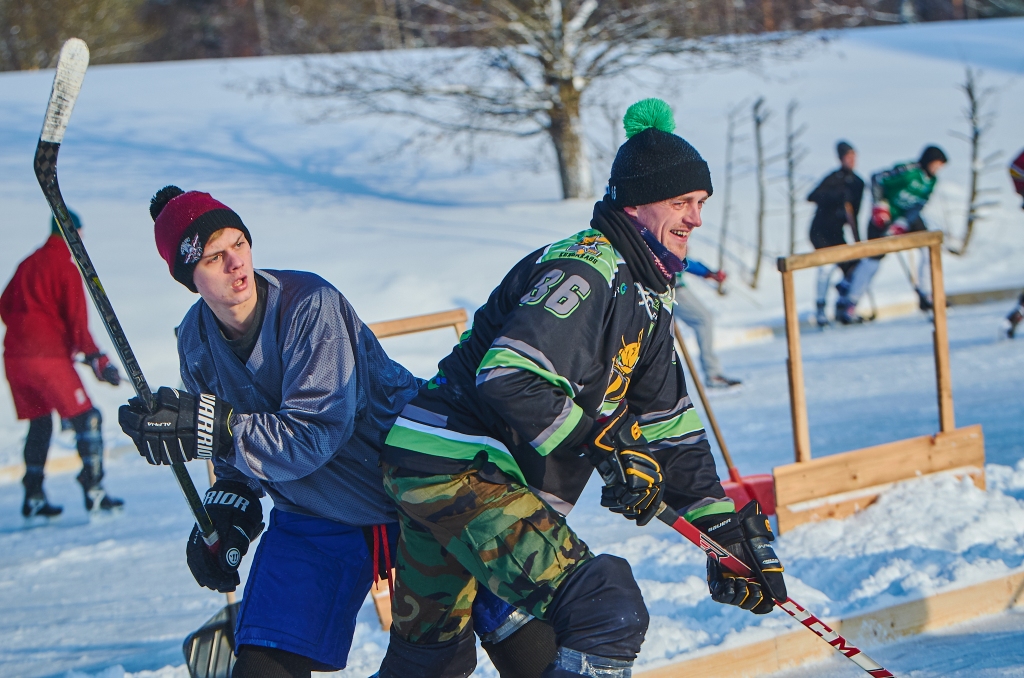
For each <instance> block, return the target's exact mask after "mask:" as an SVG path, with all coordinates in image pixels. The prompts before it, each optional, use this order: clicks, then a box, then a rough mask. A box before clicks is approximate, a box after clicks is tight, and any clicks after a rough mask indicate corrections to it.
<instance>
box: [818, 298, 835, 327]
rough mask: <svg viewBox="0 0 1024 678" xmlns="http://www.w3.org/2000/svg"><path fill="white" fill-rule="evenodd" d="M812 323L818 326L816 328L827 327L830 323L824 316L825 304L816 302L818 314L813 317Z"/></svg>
mask: <svg viewBox="0 0 1024 678" xmlns="http://www.w3.org/2000/svg"><path fill="white" fill-rule="evenodd" d="M814 322H816V323H817V324H818V327H828V326H829V325H831V324H832V323H830V322H829V320H828V316H827V315H825V302H824V301H819V302H818V312H817V313H816V314H815V315H814Z"/></svg>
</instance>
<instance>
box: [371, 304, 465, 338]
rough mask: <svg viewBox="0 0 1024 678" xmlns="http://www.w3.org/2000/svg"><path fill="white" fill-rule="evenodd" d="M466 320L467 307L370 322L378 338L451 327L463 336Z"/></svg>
mask: <svg viewBox="0 0 1024 678" xmlns="http://www.w3.org/2000/svg"><path fill="white" fill-rule="evenodd" d="M466 320H467V317H466V309H464V308H456V309H452V310H451V311H441V312H440V313H427V314H426V315H414V316H412V317H411V318H399V319H398V320H384V321H381V322H379V323H370V331H371V332H373V333H374V334H375V335H376V336H377V338H378V339H386V338H387V337H398V336H401V335H403V334H413V333H415V332H427V331H430V330H439V329H442V328H445V327H451V328H452V329H454V330H455V336H456V337H461V336H462V333H463V332H465V331H466Z"/></svg>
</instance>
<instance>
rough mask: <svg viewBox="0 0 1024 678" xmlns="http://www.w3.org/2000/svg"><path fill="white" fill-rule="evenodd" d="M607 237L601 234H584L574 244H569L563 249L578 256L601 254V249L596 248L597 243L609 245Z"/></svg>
mask: <svg viewBox="0 0 1024 678" xmlns="http://www.w3.org/2000/svg"><path fill="white" fill-rule="evenodd" d="M610 244H611V243H610V242H608V239H607V238H605V237H604V236H603V235H585V236H583V237H582V238H580V241H579V242H578V243H576V244H575V245H569V246H568V247H566V248H565V251H566V252H568V253H569V254H576V255H578V256H581V257H582V256H591V257H597V256H600V255H601V251H600V250H599V249H597V246H598V245H610Z"/></svg>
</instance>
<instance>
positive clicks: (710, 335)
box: [672, 259, 742, 388]
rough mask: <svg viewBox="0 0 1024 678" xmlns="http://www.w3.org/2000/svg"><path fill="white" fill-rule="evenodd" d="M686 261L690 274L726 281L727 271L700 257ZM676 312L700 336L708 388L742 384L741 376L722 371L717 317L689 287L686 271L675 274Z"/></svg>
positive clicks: (673, 309)
mask: <svg viewBox="0 0 1024 678" xmlns="http://www.w3.org/2000/svg"><path fill="white" fill-rule="evenodd" d="M686 263H687V266H686V271H685V272H686V273H690V274H693V275H695V276H698V277H700V278H709V279H711V280H715V281H717V282H725V278H726V275H725V271H712V270H711V269H710V268H708V267H707V266H705V265H704V264H702V263H701V262H699V261H697V260H696V259H687V260H686ZM672 313H673V314H674V315H675V317H676V318H678V319H679V320H681V321H682V322H683V323H685V324H686V325H687V326H688V327H690V329H692V330H693V332H694V334H695V335H697V346H698V348H700V366H701V368H703V370H704V382H705V383H706V384H707V385H708V387H709V388H732V387H733V386H739V385H740V384H741V383H742V382H741V381H740V380H739V379H732V378H730V377H727V376H725V375H724V374H722V362H721V361H720V360H719V359H718V354H717V353H715V346H714V344H715V318H714V316H712V315H711V311H709V310H708V308H707V307H706V306H705V305H704V304H702V303H701V301H700V299H698V298H697V295H696V294H694V293H693V291H692V290H690V289H689V288H688V287H687V286H686V280H685V279H684V278H683V273H682V272H680V273H677V274H676V276H675V305H673V306H672ZM694 378H695V379H696V375H694Z"/></svg>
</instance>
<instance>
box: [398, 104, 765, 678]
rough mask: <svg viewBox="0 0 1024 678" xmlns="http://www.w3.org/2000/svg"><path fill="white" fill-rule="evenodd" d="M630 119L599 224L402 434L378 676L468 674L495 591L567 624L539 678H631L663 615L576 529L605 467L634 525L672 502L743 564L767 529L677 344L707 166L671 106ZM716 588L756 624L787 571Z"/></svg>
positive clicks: (535, 261) (527, 273) (489, 323)
mask: <svg viewBox="0 0 1024 678" xmlns="http://www.w3.org/2000/svg"><path fill="white" fill-rule="evenodd" d="M624 123H625V126H626V131H627V135H628V136H629V139H628V140H627V141H626V142H625V143H624V144H623V145H622V147H621V148H620V149H619V151H618V154H617V156H616V158H615V162H614V164H613V166H612V172H611V179H610V182H609V195H607V196H606V197H605V198H604V200H602V201H601V202H598V203H597V205H596V206H595V208H594V217H593V220H592V221H591V228H589V229H587V230H583V231H581V232H579V233H576V234H575V235H572V236H569V237H567V238H566V239H564V240H562V241H559V242H557V243H554V244H551V245H549V246H547V247H545V248H543V249H540V250H537V251H536V252H534V253H532V254H530V255H528V256H527V257H526V258H524V259H523V260H522V261H520V262H519V263H518V264H517V265H516V266H515V267H514V268H513V269H512V270H511V271H510V272H509V273H508V274H507V275H506V276H505V279H504V280H503V281H502V282H501V284H500V285H499V286H498V287H497V288H496V289H495V290H494V291H493V292H492V293H491V296H490V298H489V299H488V301H487V303H486V304H485V305H484V306H482V307H481V308H480V309H479V310H478V311H477V312H476V315H475V318H474V324H473V328H472V330H471V331H470V332H468V333H467V334H465V335H463V338H462V341H461V343H460V344H459V345H458V346H457V347H456V348H455V349H454V350H453V351H452V353H451V354H450V355H449V356H448V357H447V358H445V359H444V360H442V361H441V363H440V364H439V371H438V373H437V375H436V376H435V377H434V378H433V379H431V380H430V381H429V382H428V383H427V384H426V385H425V386H424V387H422V388H421V389H420V391H419V393H418V394H417V396H416V398H415V399H414V400H413V401H412V402H411V403H410V404H409V405H407V406H406V407H405V409H404V410H403V411H402V414H401V416H400V417H399V418H398V420H397V422H396V423H395V426H394V427H393V428H392V429H391V432H390V433H389V434H388V438H387V444H386V446H385V449H384V453H383V459H384V462H385V466H384V475H385V487H386V489H387V492H388V494H389V495H390V496H391V497H392V498H393V499H394V500H395V502H396V503H397V504H398V506H399V519H400V521H401V524H402V533H401V539H400V542H399V555H398V569H397V578H396V583H395V599H394V600H395V602H394V619H395V623H394V626H393V627H392V633H391V642H390V645H389V647H388V651H387V654H386V656H385V658H384V661H383V662H382V664H381V669H380V676H381V678H410V677H411V676H416V677H417V678H452V677H455V676H466V675H468V674H469V673H470V672H471V671H472V670H473V668H474V666H475V661H476V659H475V658H476V655H475V651H474V647H473V646H474V641H473V634H472V625H471V620H470V614H469V610H470V607H471V603H472V602H473V600H474V597H475V596H476V593H477V589H478V587H480V586H485V587H486V588H487V589H489V590H490V591H491V592H493V593H495V594H497V595H498V596H499V597H500V598H501V599H503V600H505V601H506V602H508V603H510V604H512V605H514V606H515V607H516V608H518V610H520V611H522V612H525V613H528V614H530V615H533V616H534V617H536V618H538V619H541V620H544V621H545V622H547V623H548V624H550V626H551V627H552V628H553V630H554V635H555V640H556V643H557V652H556V654H555V656H554V657H553V658H552V659H553V661H552V662H551V663H550V664H549V665H548V666H547V668H546V669H544V672H543V675H544V676H547V677H549V678H551V677H554V676H561V677H568V676H578V675H591V676H594V675H600V676H603V677H605V678H616V677H619V676H622V677H625V676H628V675H629V672H630V670H631V666H632V663H633V660H634V659H635V657H636V655H637V653H638V652H639V650H640V645H641V643H642V642H643V639H644V635H645V633H646V630H647V625H648V620H649V617H648V613H647V609H646V607H645V605H644V602H643V599H642V597H641V594H640V589H639V587H638V586H637V584H636V581H635V580H634V578H633V574H632V571H631V569H630V566H629V564H628V563H627V562H626V561H625V560H623V559H621V558H617V557H615V556H611V555H598V556H595V555H594V554H593V553H592V552H591V551H590V549H589V548H588V547H587V545H586V544H585V543H583V542H582V541H581V540H580V539H579V538H578V537H577V536H576V534H575V533H574V532H573V531H572V530H571V529H570V528H569V527H568V526H567V525H566V522H565V520H564V518H563V515H564V514H565V513H566V512H568V510H569V509H570V508H571V507H572V505H573V504H574V503H575V502H576V501H577V499H578V498H579V496H580V493H581V492H582V490H583V487H584V485H585V484H586V483H587V480H588V479H589V477H590V476H591V473H592V471H593V468H594V467H595V466H596V467H597V468H598V469H599V471H600V472H601V475H602V477H603V479H604V481H605V483H606V486H605V488H604V489H603V491H602V504H603V505H605V506H607V507H609V508H610V509H611V510H613V511H615V512H618V513H622V514H623V515H624V516H625V517H626V518H629V519H631V520H636V521H637V523H638V524H641V525H643V524H646V523H647V522H649V521H650V520H651V519H652V518H653V516H654V512H655V511H656V509H657V507H658V506H659V505H660V502H661V501H665V502H666V503H668V504H669V505H670V506H673V507H675V508H678V509H679V510H680V512H681V513H682V514H683V515H685V516H686V517H687V518H688V519H689V520H691V521H692V522H693V523H694V524H696V525H697V526H698V527H700V528H701V529H704V530H707V531H709V532H710V533H711V534H712V535H713V536H714V538H715V539H717V540H719V541H721V542H722V543H723V544H727V545H729V547H730V548H732V549H735V550H736V551H737V553H740V554H743V555H742V557H743V558H744V559H746V560H748V561H749V558H747V556H746V552H745V547H744V544H746V543H748V540H749V539H760V538H764V537H763V536H762V535H763V534H764V527H763V526H764V525H766V524H767V523H766V522H765V521H763V520H750V521H741V520H740V518H739V517H738V516H737V514H736V513H734V507H733V504H732V502H731V500H728V499H727V498H726V497H725V494H724V492H723V491H722V486H721V484H720V483H719V480H718V476H717V474H716V472H715V465H714V461H713V459H712V457H711V452H710V448H709V446H708V442H707V436H706V434H705V433H704V430H703V427H702V425H701V423H700V419H699V418H698V416H697V414H696V411H695V410H694V409H693V405H692V403H691V402H690V398H689V397H688V396H687V394H686V387H685V384H684V382H683V373H682V369H681V367H680V365H679V363H678V361H677V360H676V355H675V350H674V347H673V339H672V337H673V332H672V322H673V320H672V309H671V306H672V294H671V290H672V288H671V282H672V281H673V277H674V275H675V274H676V273H679V272H680V271H682V270H683V268H684V265H683V262H682V261H681V259H682V257H684V256H685V254H686V245H687V239H688V238H689V236H690V233H691V231H692V230H693V229H694V228H696V227H697V226H699V225H700V223H701V221H700V210H701V207H702V205H703V203H704V200H705V199H706V198H707V197H708V195H710V193H711V176H710V173H709V171H708V166H707V163H706V162H704V160H703V159H702V158H701V156H700V155H699V154H698V153H697V151H696V150H695V149H694V148H693V147H692V146H690V144H688V143H687V142H686V141H684V140H683V139H681V138H680V137H678V136H675V135H674V134H671V131H672V129H674V123H673V122H672V114H671V110H670V109H669V108H668V106H667V105H666V104H665V103H664V102H661V101H659V100H645V101H644V102H640V103H638V104H634V106H633V107H631V108H630V111H629V112H627V115H626V118H625V120H624ZM746 511H747V514H750V515H749V516H748V517H752V516H754V515H758V509H757V506H756V504H751V505H748V507H747V508H746ZM761 518H763V517H761ZM744 526H746V527H747V528H748V530H750V531H748V532H744ZM768 570H770V571H768ZM709 580H710V588H711V590H712V592H713V597H714V598H715V599H716V600H719V601H721V602H729V603H732V604H741V605H742V606H743V607H745V608H748V609H753V610H754V611H755V612H759V613H764V612H767V611H769V610H770V609H771V608H772V602H771V599H770V598H771V597H770V596H768V595H766V594H765V592H764V589H763V588H762V587H763V586H764V585H766V582H770V585H771V586H772V587H773V590H774V591H775V593H776V595H781V596H785V592H784V591H785V585H784V583H783V581H782V575H781V567H780V566H778V564H777V561H776V562H775V565H774V566H772V567H769V568H766V572H765V574H763V575H761V576H760V578H759V579H758V580H751V581H747V580H745V579H736V578H733V577H728V578H727V577H725V576H724V575H723V574H722V572H721V571H719V570H718V569H717V566H716V565H714V564H713V563H710V564H709Z"/></svg>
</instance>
